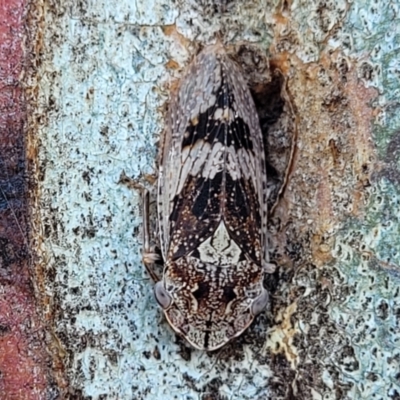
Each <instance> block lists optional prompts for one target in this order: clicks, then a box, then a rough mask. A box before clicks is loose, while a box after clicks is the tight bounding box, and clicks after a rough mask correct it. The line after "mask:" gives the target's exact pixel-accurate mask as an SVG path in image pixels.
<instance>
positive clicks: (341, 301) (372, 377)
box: [329, 179, 400, 399]
mask: <svg viewBox="0 0 400 400" xmlns="http://www.w3.org/2000/svg"><path fill="white" fill-rule="evenodd" d="M399 204H400V192H399V191H398V189H397V188H396V187H394V186H393V185H392V184H390V182H388V181H387V180H386V179H382V180H380V181H378V182H376V185H375V186H374V188H373V189H372V190H371V194H370V197H369V201H368V205H367V207H366V210H365V218H363V219H358V220H353V221H350V222H348V224H347V225H346V227H345V228H344V229H343V231H342V232H341V233H340V234H339V235H338V237H337V240H336V245H335V248H334V252H333V255H334V257H335V266H336V268H337V270H338V271H339V272H340V274H341V279H340V281H338V282H337V287H336V288H335V294H336V295H335V301H334V302H333V304H332V306H331V308H330V310H329V314H330V316H331V318H332V319H333V320H334V321H335V323H336V324H337V326H338V328H339V330H342V331H343V335H344V336H345V337H349V338H351V345H350V348H349V349H351V350H349V351H350V353H351V354H350V353H349V354H350V355H347V356H346V358H344V359H343V360H342V366H343V368H342V369H341V370H342V376H341V379H342V380H343V381H344V382H348V383H352V389H351V390H350V391H349V393H348V395H351V396H352V397H351V398H368V399H381V398H388V399H389V398H396V393H397V395H398V393H400V384H399V381H398V371H399V364H400V350H399V349H400V329H399V328H400V267H399V264H400V257H399V254H400V241H399V239H398V238H399V233H400V232H399V214H398V209H399ZM360 382H363V384H360ZM382 396H383V397H382ZM385 396H386V397H385Z"/></svg>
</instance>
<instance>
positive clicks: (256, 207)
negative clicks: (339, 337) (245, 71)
mask: <svg viewBox="0 0 400 400" xmlns="http://www.w3.org/2000/svg"><path fill="white" fill-rule="evenodd" d="M266 192H267V176H266V166H265V153H264V148H263V138H262V133H261V129H260V126H259V121H258V116H257V112H256V109H255V106H254V102H253V100H252V97H251V95H250V92H249V89H248V87H247V84H246V82H245V80H244V78H243V76H242V73H241V71H240V68H239V66H238V65H237V64H236V63H235V62H234V61H233V60H232V59H230V58H229V56H228V55H227V53H226V52H225V50H224V48H223V46H222V44H216V45H213V46H209V47H206V48H205V49H204V50H203V51H201V52H200V53H199V54H198V55H197V57H195V59H194V60H193V62H192V63H191V64H190V65H189V67H188V69H187V71H186V73H185V74H184V76H183V78H182V79H181V81H180V84H179V87H178V88H177V91H176V93H175V94H174V96H173V98H172V99H171V102H170V107H169V116H168V126H167V129H166V131H165V133H164V137H163V141H162V145H161V151H160V167H159V177H158V218H159V230H160V245H161V253H162V257H163V260H164V270H163V276H162V278H161V280H159V281H158V282H157V283H156V285H155V289H154V291H155V297H156V299H157V301H158V303H159V304H160V305H161V307H162V308H163V310H164V313H165V316H166V318H167V320H168V322H169V324H170V325H171V327H172V328H173V329H174V331H175V332H177V333H178V334H179V335H181V336H183V337H184V338H185V339H186V340H187V341H188V342H189V343H190V344H191V345H192V346H193V347H195V348H197V349H200V350H208V351H211V350H216V349H218V348H220V347H221V346H223V345H224V344H226V343H227V342H229V341H230V340H231V339H233V338H235V337H237V336H239V335H240V334H241V333H242V332H243V331H244V330H246V328H247V327H248V326H249V325H250V324H251V322H252V321H253V319H254V317H255V316H256V315H257V314H259V313H260V312H261V311H262V310H263V309H264V308H265V306H266V305H267V303H268V299H269V296H268V292H267V290H266V289H265V288H264V286H263V278H264V274H265V272H272V271H273V266H272V265H271V264H269V263H268V262H267V260H268V255H267V246H266V229H267V226H266V225H267V193H266ZM146 231H147V232H148V228H146ZM146 243H147V244H146ZM146 246H147V249H148V248H149V247H148V240H147V242H145V251H146ZM144 260H145V263H146V264H147V265H148V264H151V263H152V262H153V261H154V257H153V255H152V253H151V252H148V253H145V254H144ZM148 269H149V268H148ZM155 279H157V278H155Z"/></svg>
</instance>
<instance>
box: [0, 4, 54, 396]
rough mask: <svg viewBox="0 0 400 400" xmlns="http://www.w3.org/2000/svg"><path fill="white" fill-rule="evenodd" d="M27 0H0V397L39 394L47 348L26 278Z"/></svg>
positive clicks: (42, 393)
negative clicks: (25, 86) (25, 58)
mask: <svg viewBox="0 0 400 400" xmlns="http://www.w3.org/2000/svg"><path fill="white" fill-rule="evenodd" d="M26 7H27V2H26V1H25V0H7V1H2V2H0V15H1V18H0V398H1V399H7V400H8V399H18V400H20V399H43V398H45V397H46V394H45V392H46V388H47V384H48V378H47V366H46V359H47V356H46V352H45V349H44V340H43V332H42V328H41V324H40V322H39V318H38V315H37V313H36V308H35V298H34V292H33V287H32V284H31V280H30V269H29V263H30V249H29V245H28V234H29V232H28V216H29V215H28V201H27V179H26V161H25V136H24V135H25V131H24V124H25V118H26V113H25V105H24V96H23V87H22V85H21V82H20V79H21V76H22V73H23V68H24V53H23V39H24V31H25V26H24V25H25V14H26Z"/></svg>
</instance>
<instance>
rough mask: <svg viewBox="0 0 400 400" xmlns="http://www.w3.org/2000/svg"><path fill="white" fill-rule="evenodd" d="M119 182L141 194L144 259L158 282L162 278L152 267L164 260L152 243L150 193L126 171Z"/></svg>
mask: <svg viewBox="0 0 400 400" xmlns="http://www.w3.org/2000/svg"><path fill="white" fill-rule="evenodd" d="M119 182H120V183H124V184H125V185H127V186H128V187H129V188H130V189H134V190H137V191H138V192H139V193H140V194H141V197H142V207H143V251H142V261H143V264H144V266H145V267H146V270H147V272H148V273H149V275H150V277H151V279H153V281H154V282H158V281H159V280H160V278H159V277H158V276H157V274H156V273H155V272H154V271H153V268H152V267H153V265H154V264H155V263H156V262H160V261H162V258H161V255H160V254H159V253H157V252H156V251H155V249H154V246H151V245H150V193H149V191H148V190H147V189H146V188H145V187H144V185H142V184H141V183H139V182H138V181H136V180H134V179H132V178H129V177H128V176H127V175H126V174H125V171H122V173H121V176H120V179H119Z"/></svg>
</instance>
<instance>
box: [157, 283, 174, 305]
mask: <svg viewBox="0 0 400 400" xmlns="http://www.w3.org/2000/svg"><path fill="white" fill-rule="evenodd" d="M154 295H155V296H156V300H157V302H158V304H159V305H160V306H161V307H162V308H163V309H164V310H166V309H167V308H169V306H170V305H171V303H172V297H171V296H170V295H169V293H168V292H167V291H166V290H165V287H164V285H163V283H162V282H161V281H160V282H157V283H156V284H155V286H154Z"/></svg>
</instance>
